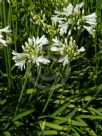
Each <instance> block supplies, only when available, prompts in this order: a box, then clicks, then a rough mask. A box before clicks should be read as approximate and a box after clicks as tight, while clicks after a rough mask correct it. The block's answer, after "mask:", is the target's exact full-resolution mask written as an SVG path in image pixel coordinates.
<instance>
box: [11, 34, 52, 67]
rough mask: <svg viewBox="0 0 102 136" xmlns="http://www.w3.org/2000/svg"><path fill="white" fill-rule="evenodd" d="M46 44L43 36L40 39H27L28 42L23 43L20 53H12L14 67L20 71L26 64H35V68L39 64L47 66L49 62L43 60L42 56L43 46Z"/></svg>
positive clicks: (46, 41)
mask: <svg viewBox="0 0 102 136" xmlns="http://www.w3.org/2000/svg"><path fill="white" fill-rule="evenodd" d="M47 43H48V40H47V38H46V37H45V36H44V35H43V36H42V37H41V38H39V37H37V38H35V37H32V38H28V42H25V46H24V45H22V49H23V52H22V53H17V52H15V51H13V52H12V54H13V55H14V56H13V60H14V61H15V65H16V66H18V67H19V68H20V69H21V70H22V69H23V68H25V65H26V63H32V64H35V63H36V64H37V66H39V65H40V64H41V63H42V64H48V63H49V62H50V61H49V60H48V59H46V58H44V55H43V45H46V44H47Z"/></svg>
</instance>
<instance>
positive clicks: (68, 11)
mask: <svg viewBox="0 0 102 136" xmlns="http://www.w3.org/2000/svg"><path fill="white" fill-rule="evenodd" d="M72 12H73V6H72V4H71V3H70V4H69V5H68V6H67V8H63V14H64V15H66V16H69V15H71V14H72Z"/></svg>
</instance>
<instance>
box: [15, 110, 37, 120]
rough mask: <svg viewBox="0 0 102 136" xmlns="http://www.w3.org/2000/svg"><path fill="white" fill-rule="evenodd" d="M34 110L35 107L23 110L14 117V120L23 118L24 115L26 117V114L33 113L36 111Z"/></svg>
mask: <svg viewBox="0 0 102 136" xmlns="http://www.w3.org/2000/svg"><path fill="white" fill-rule="evenodd" d="M34 111H35V110H34V109H33V110H27V111H24V112H22V113H20V114H18V115H16V116H15V117H14V118H13V120H12V121H16V120H18V119H21V118H23V117H25V116H27V115H29V114H31V113H32V112H34Z"/></svg>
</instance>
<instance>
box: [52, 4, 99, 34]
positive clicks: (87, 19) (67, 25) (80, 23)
mask: <svg viewBox="0 0 102 136" xmlns="http://www.w3.org/2000/svg"><path fill="white" fill-rule="evenodd" d="M83 5H84V3H83V2H81V3H80V4H76V6H75V7H73V5H72V4H71V3H70V4H69V5H68V6H67V7H66V8H63V11H55V15H53V16H52V21H53V23H54V24H55V25H56V24H58V29H59V32H60V35H64V34H70V35H71V31H72V30H81V29H83V28H84V29H86V30H87V31H88V32H89V33H90V34H93V32H94V31H95V27H96V24H97V23H96V13H92V14H90V15H87V16H85V14H84V9H82V8H83ZM69 31H70V32H69Z"/></svg>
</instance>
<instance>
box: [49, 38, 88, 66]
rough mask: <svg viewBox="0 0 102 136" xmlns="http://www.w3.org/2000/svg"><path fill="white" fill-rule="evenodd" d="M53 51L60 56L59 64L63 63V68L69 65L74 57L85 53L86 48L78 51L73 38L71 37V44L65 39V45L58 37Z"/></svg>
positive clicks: (52, 48)
mask: <svg viewBox="0 0 102 136" xmlns="http://www.w3.org/2000/svg"><path fill="white" fill-rule="evenodd" d="M51 50H52V51H53V52H55V53H57V54H59V55H60V58H59V60H58V62H62V63H63V66H65V65H68V64H69V62H70V60H71V59H73V57H75V56H76V55H78V54H79V53H80V52H84V51H85V49H84V47H81V48H80V49H78V46H77V45H76V42H75V40H74V39H73V37H72V36H71V37H70V39H69V42H68V40H67V39H66V38H65V39H64V42H63V43H62V42H61V41H60V40H58V38H57V37H56V38H55V39H53V45H52V47H51Z"/></svg>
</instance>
